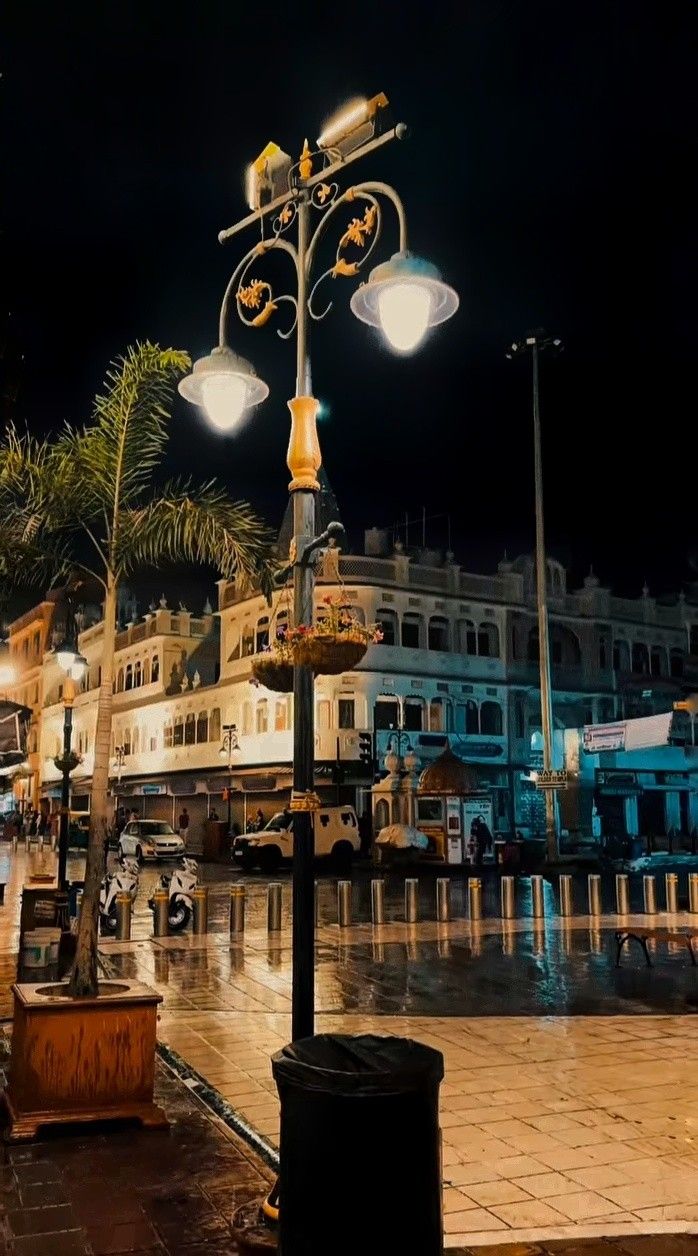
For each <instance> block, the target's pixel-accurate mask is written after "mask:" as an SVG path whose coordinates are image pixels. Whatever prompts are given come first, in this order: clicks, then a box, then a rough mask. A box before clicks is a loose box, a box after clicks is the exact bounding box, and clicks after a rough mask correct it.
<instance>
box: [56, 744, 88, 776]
mask: <svg viewBox="0 0 698 1256" xmlns="http://www.w3.org/2000/svg"><path fill="white" fill-rule="evenodd" d="M81 763H82V755H81V754H76V753H75V751H74V750H71V751H70V754H68V755H63V754H57V755H56V756H55V758H54V760H53V766H54V767H55V768H56V770H57V771H58V772H60V773H63V772H65V771H67V772H74V771H75V769H76V768H78V767H79V766H80V764H81Z"/></svg>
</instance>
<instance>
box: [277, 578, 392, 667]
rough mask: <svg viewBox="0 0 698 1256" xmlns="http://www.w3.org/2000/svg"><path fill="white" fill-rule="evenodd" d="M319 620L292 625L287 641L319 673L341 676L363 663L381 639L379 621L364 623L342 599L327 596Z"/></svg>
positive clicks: (297, 657) (299, 658)
mask: <svg viewBox="0 0 698 1256" xmlns="http://www.w3.org/2000/svg"><path fill="white" fill-rule="evenodd" d="M323 601H324V608H323V612H322V616H321V619H320V622H319V623H318V624H314V625H311V626H307V627H306V626H305V625H301V626H300V627H298V628H290V629H289V630H288V632H287V633H286V637H285V641H286V643H287V644H288V646H289V647H290V649H291V651H292V653H293V659H294V661H295V662H297V663H299V664H301V666H303V667H311V668H312V669H313V672H314V673H315V675H316V676H338V675H340V673H341V672H349V671H351V669H352V668H353V667H356V665H357V663H360V662H361V660H362V658H363V657H364V654H365V653H366V651H367V649H368V647H369V645H372V644H373V643H374V642H377V641H381V640H382V637H383V634H382V632H381V631H380V628H379V627H378V625H377V624H363V623H362V622H361V620H360V619H358V618H357V616H356V613H355V611H354V610H353V608H352V607H351V606H349V605H348V604H347V603H346V602H345V601H344V600H343V599H342V598H339V599H336V598H332V597H326V598H324V599H323Z"/></svg>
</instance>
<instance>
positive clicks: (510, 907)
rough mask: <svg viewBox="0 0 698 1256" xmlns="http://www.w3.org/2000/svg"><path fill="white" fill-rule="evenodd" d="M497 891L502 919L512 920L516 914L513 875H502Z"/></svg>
mask: <svg viewBox="0 0 698 1256" xmlns="http://www.w3.org/2000/svg"><path fill="white" fill-rule="evenodd" d="M499 893H500V898H501V903H502V920H513V919H514V917H515V916H516V882H515V880H514V878H513V877H502V884H501V887H500V891H499Z"/></svg>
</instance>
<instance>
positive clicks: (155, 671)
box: [150, 654, 160, 684]
mask: <svg viewBox="0 0 698 1256" xmlns="http://www.w3.org/2000/svg"><path fill="white" fill-rule="evenodd" d="M150 679H151V680H152V682H153V684H154V683H155V681H156V680H159V679H160V655H159V654H154V655H153V666H152V670H151V673H150Z"/></svg>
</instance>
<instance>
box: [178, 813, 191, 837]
mask: <svg viewBox="0 0 698 1256" xmlns="http://www.w3.org/2000/svg"><path fill="white" fill-rule="evenodd" d="M188 832H189V812H188V811H187V809H186V807H182V810H181V813H180V817H179V836H180V837H181V839H182V841H183V842H186V840H187V834H188Z"/></svg>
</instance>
